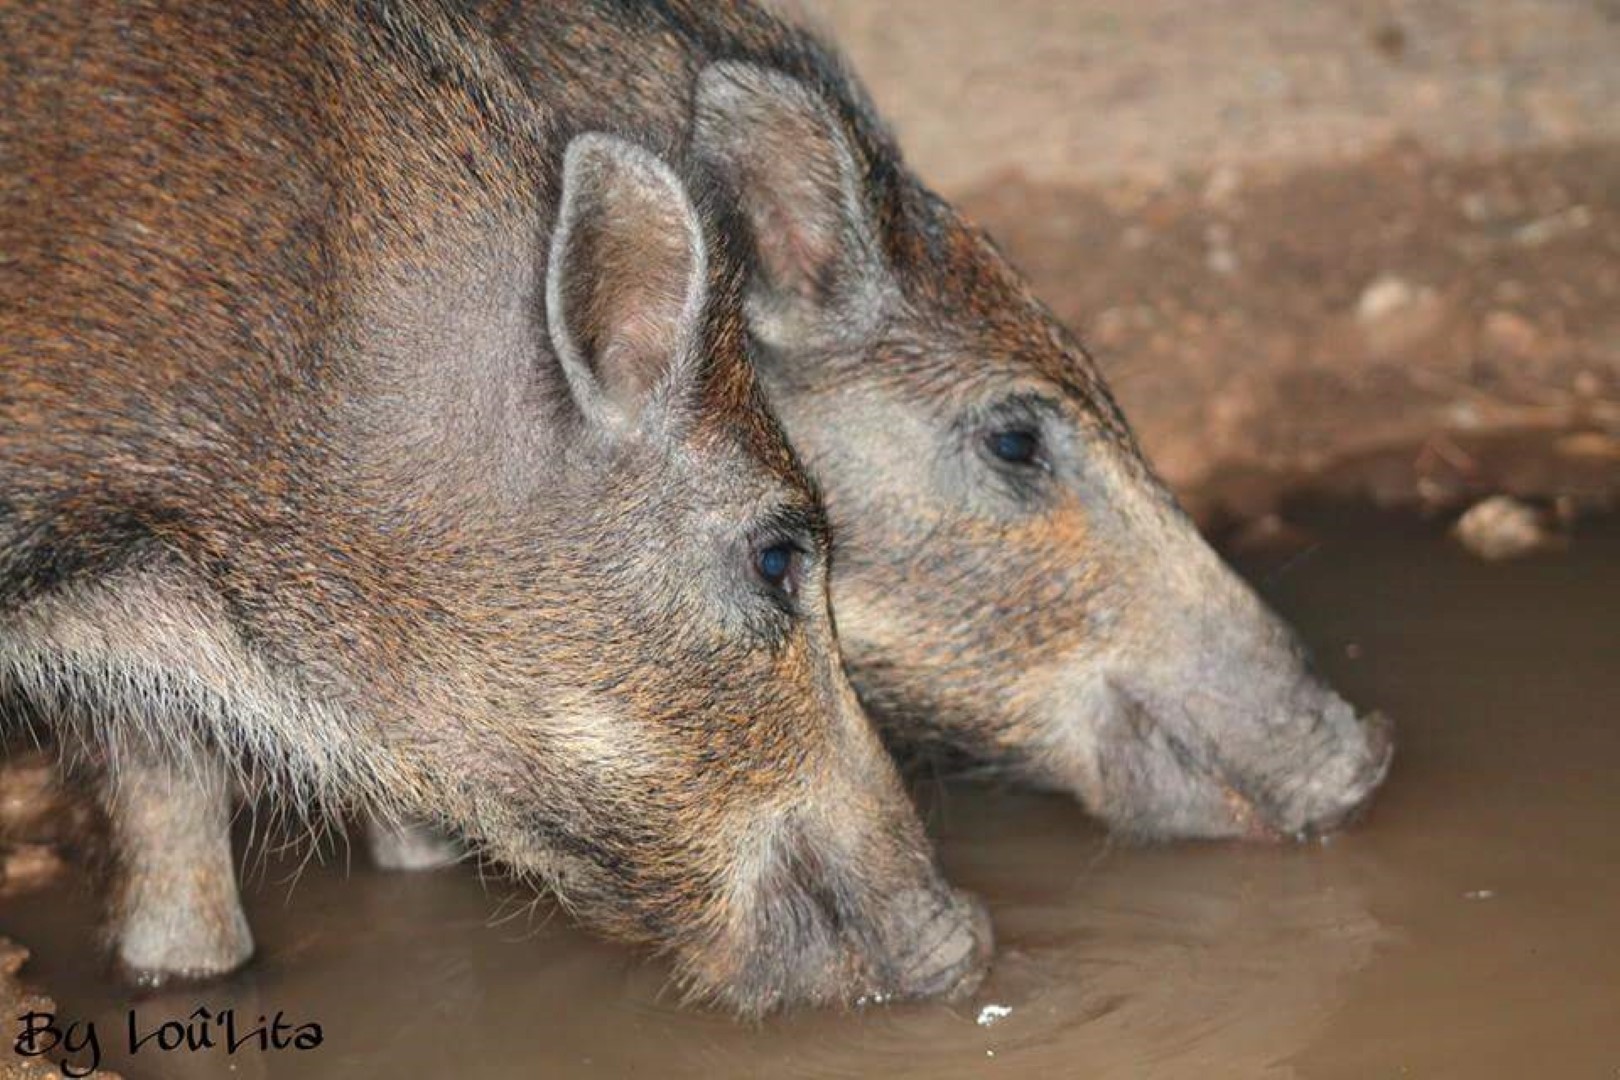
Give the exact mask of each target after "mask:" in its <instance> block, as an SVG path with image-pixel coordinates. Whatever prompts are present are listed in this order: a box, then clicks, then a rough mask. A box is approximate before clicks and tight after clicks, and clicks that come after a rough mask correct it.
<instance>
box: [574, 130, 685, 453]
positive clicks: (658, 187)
mask: <svg viewBox="0 0 1620 1080" xmlns="http://www.w3.org/2000/svg"><path fill="white" fill-rule="evenodd" d="M561 202H562V205H561V208H560V209H559V210H558V211H557V225H556V229H555V231H554V232H553V234H552V238H551V261H550V265H549V267H548V268H547V271H546V320H547V323H548V325H549V327H550V330H551V341H552V346H553V348H555V350H556V352H557V357H558V359H559V360H560V361H561V363H562V367H563V371H564V372H565V373H566V375H567V377H568V384H569V388H570V389H571V390H572V391H573V394H574V398H575V400H576V401H577V402H578V403H579V405H580V408H581V410H582V411H583V412H584V413H585V415H586V416H587V417H588V418H590V419H591V420H592V421H593V422H596V423H599V424H603V425H605V426H607V427H609V428H610V429H613V430H624V429H626V428H632V427H634V426H636V425H637V424H638V423H639V422H640V421H641V419H642V418H643V416H644V415H646V414H647V411H648V409H649V407H651V406H653V405H655V404H660V403H662V404H667V403H669V402H670V401H671V400H673V399H675V398H678V397H679V396H680V394H681V393H682V391H683V390H684V388H685V387H686V385H687V384H688V383H689V382H690V381H691V379H692V378H693V377H694V374H695V371H696V368H697V361H698V351H699V347H700V342H701V337H702V323H703V308H704V304H705V301H706V297H707V284H706V281H707V273H708V269H707V256H706V254H705V248H704V242H703V230H702V226H701V225H700V223H699V221H698V217H697V213H696V211H695V210H693V208H692V204H691V202H690V201H689V200H688V199H687V196H686V190H685V188H684V187H683V186H682V185H681V182H680V180H679V179H678V178H677V177H676V176H675V174H674V173H673V172H671V171H670V169H669V166H667V165H665V164H664V163H663V162H662V161H660V160H659V159H658V158H657V157H656V156H654V155H653V154H651V153H650V152H648V151H646V150H643V149H641V148H640V147H637V146H634V145H632V144H631V143H628V142H625V141H624V140H622V139H617V138H614V137H612V136H608V135H598V134H590V135H581V136H579V137H578V138H576V139H574V141H573V142H571V143H570V144H569V145H568V150H567V152H566V154H565V155H564V159H563V181H562V200H561Z"/></svg>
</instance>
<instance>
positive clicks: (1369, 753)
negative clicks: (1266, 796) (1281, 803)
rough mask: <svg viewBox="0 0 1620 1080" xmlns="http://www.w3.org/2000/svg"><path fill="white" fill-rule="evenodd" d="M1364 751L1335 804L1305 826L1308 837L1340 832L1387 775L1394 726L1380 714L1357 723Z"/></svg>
mask: <svg viewBox="0 0 1620 1080" xmlns="http://www.w3.org/2000/svg"><path fill="white" fill-rule="evenodd" d="M1360 726H1361V731H1362V736H1363V738H1364V739H1365V740H1366V748H1365V751H1364V753H1363V755H1362V757H1361V759H1360V761H1359V762H1358V763H1357V765H1356V768H1355V771H1354V772H1353V773H1352V774H1351V776H1350V778H1349V781H1348V782H1347V783H1346V784H1345V786H1344V789H1343V794H1342V796H1341V797H1340V799H1339V800H1338V802H1337V805H1335V806H1332V807H1330V808H1328V809H1327V810H1325V811H1323V812H1321V813H1319V814H1318V815H1316V816H1315V817H1314V818H1313V819H1312V820H1311V821H1310V822H1309V823H1307V825H1306V827H1305V830H1304V831H1305V832H1306V833H1307V834H1308V835H1311V836H1321V835H1323V834H1325V833H1330V832H1333V831H1335V830H1337V829H1342V828H1344V827H1345V826H1346V825H1349V824H1350V823H1352V822H1353V821H1355V820H1356V819H1357V818H1358V817H1360V816H1361V814H1362V813H1363V812H1364V811H1365V810H1366V809H1367V806H1368V804H1370V803H1371V802H1372V798H1373V793H1374V792H1376V791H1377V790H1378V786H1379V785H1380V784H1382V783H1383V782H1384V777H1385V776H1387V775H1388V774H1389V767H1390V764H1391V762H1393V761H1394V760H1395V723H1394V721H1393V720H1391V719H1390V718H1389V717H1388V716H1386V715H1385V714H1383V713H1381V712H1374V713H1370V714H1368V715H1367V716H1365V717H1363V718H1362V719H1361V721H1360Z"/></svg>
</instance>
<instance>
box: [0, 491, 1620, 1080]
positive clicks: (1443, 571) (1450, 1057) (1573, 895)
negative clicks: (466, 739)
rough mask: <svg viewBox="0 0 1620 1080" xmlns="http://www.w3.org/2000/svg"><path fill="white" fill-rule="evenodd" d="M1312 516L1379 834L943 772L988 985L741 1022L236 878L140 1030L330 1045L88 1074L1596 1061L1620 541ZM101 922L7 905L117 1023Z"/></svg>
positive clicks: (416, 897) (1302, 587)
mask: <svg viewBox="0 0 1620 1080" xmlns="http://www.w3.org/2000/svg"><path fill="white" fill-rule="evenodd" d="M1316 527H1317V528H1318V530H1319V533H1320V537H1319V538H1320V540H1321V544H1320V546H1319V547H1317V548H1316V549H1314V550H1313V551H1312V552H1311V554H1310V555H1309V557H1308V558H1303V559H1289V560H1278V562H1277V566H1281V567H1284V569H1283V570H1282V572H1280V573H1278V572H1277V571H1276V570H1275V569H1274V568H1273V567H1268V566H1256V567H1253V568H1252V569H1253V571H1254V573H1255V575H1256V577H1257V580H1260V581H1261V582H1262V585H1263V587H1264V588H1265V589H1266V591H1268V593H1270V594H1271V595H1273V596H1274V597H1275V599H1276V601H1277V603H1278V604H1279V606H1281V607H1282V609H1283V610H1284V612H1285V613H1286V614H1288V615H1290V616H1291V617H1292V618H1294V619H1296V620H1297V621H1298V622H1299V623H1300V624H1301V626H1302V628H1303V630H1304V632H1305V635H1306V637H1307V638H1308V639H1310V640H1311V641H1313V642H1314V643H1315V645H1316V646H1317V649H1318V653H1319V659H1320V661H1321V664H1322V666H1323V667H1324V669H1326V672H1327V674H1329V675H1330V676H1331V677H1332V678H1333V679H1334V680H1336V681H1337V682H1338V683H1339V684H1340V685H1341V686H1343V687H1344V689H1345V690H1346V691H1347V692H1348V693H1349V695H1350V696H1351V697H1352V699H1354V700H1358V701H1360V702H1362V703H1364V704H1366V705H1368V706H1377V707H1381V708H1384V709H1385V710H1386V711H1388V712H1390V713H1391V714H1393V715H1394V716H1395V717H1396V718H1397V720H1398V721H1399V723H1400V739H1401V748H1400V753H1399V755H1398V758H1397V762H1396V769H1395V772H1394V774H1393V776H1392V779H1391V780H1390V782H1389V785H1388V788H1387V790H1386V791H1385V793H1384V794H1383V796H1382V797H1381V798H1380V799H1379V800H1378V802H1377V803H1376V805H1375V806H1374V808H1373V810H1372V813H1371V816H1370V817H1369V819H1368V820H1367V821H1366V822H1364V823H1362V824H1361V825H1359V826H1358V827H1356V828H1354V829H1352V830H1351V831H1349V832H1347V833H1345V834H1344V835H1342V836H1339V837H1337V838H1334V839H1333V840H1332V842H1330V843H1327V844H1312V845H1307V846H1287V847H1275V848H1266V847H1248V846H1242V845H1181V846H1172V847H1163V848H1148V849H1141V848H1135V849H1133V848H1128V847H1119V846H1114V845H1111V844H1110V843H1109V841H1107V839H1106V838H1105V837H1104V836H1103V835H1102V834H1101V832H1100V831H1099V830H1098V829H1097V828H1096V827H1094V826H1093V825H1091V824H1090V823H1088V822H1087V821H1086V820H1085V818H1084V816H1083V815H1082V814H1081V812H1080V811H1079V809H1078V808H1077V807H1075V806H1074V805H1072V804H1071V803H1068V802H1066V801H1065V800H1062V799H1059V798H1055V797H1046V796H1034V795H1018V794H1009V793H1004V792H994V791H986V790H975V789H960V788H949V789H946V790H945V791H943V792H939V791H933V790H930V791H928V792H926V793H925V795H926V796H927V797H926V798H925V800H924V801H925V803H926V804H927V809H928V812H929V814H930V816H931V818H932V820H933V822H934V824H935V826H936V832H937V833H938V834H939V835H940V837H941V845H942V850H943V854H944V858H945V862H946V864H947V868H948V869H949V871H950V873H951V874H952V876H953V877H954V878H955V879H957V880H958V881H959V882H960V883H961V884H963V885H964V886H967V887H969V888H972V889H975V890H977V891H978V892H980V893H981V895H983V896H985V898H986V899H987V900H988V901H989V903H990V905H991V907H992V910H993V913H994V915H995V919H996V924H997V933H998V937H999V940H1000V944H1001V947H1000V951H999V953H998V956H997V961H996V968H995V971H994V973H993V974H992V976H991V978H990V979H989V980H988V981H987V983H986V984H985V986H984V987H983V988H982V989H981V990H980V992H979V993H978V994H977V995H976V996H975V998H974V999H973V1000H972V1001H970V1002H966V1003H963V1004H962V1005H959V1006H944V1005H928V1006H908V1007H897V1008H875V1009H871V1010H867V1011H865V1012H863V1013H858V1014H854V1015H836V1014H830V1013H801V1014H795V1015H790V1016H786V1017H781V1018H778V1019H775V1020H772V1021H770V1022H768V1023H765V1024H763V1025H760V1026H757V1027H746V1026H740V1025H737V1024H735V1023H733V1022H731V1021H730V1020H727V1019H726V1018H724V1017H720V1016H715V1015H710V1014H704V1013H695V1012H691V1011H686V1010H681V1009H678V1008H676V1007H675V1004H674V1002H673V1000H672V998H671V997H670V995H667V994H665V993H664V990H665V983H664V978H665V971H664V969H663V968H662V967H660V966H659V965H658V964H657V963H653V962H647V961H643V960H640V959H638V958H636V957H634V956H632V955H631V954H629V953H628V952H626V951H624V950H621V949H618V948H616V947H613V946H611V945H606V944H603V943H600V942H597V941H595V940H593V939H591V938H589V937H588V936H586V935H584V934H581V933H579V932H577V931H575V930H573V929H572V928H570V927H569V926H568V925H567V923H566V920H565V919H563V918H562V917H561V916H558V915H555V914H554V913H551V912H550V910H549V909H548V908H544V907H542V908H540V909H537V910H536V911H535V912H534V913H533V914H532V917H531V916H530V914H529V913H527V912H525V913H523V915H522V916H521V917H519V918H515V919H512V920H511V921H508V922H506V923H502V924H500V925H494V926H492V925H491V915H492V913H493V912H495V911H497V910H498V909H499V908H500V907H501V899H502V896H501V894H500V892H499V891H498V889H497V888H496V887H494V886H491V887H490V889H489V890H488V891H486V889H485V888H484V887H483V886H482V885H481V884H480V883H479V881H478V879H477V876H476V874H475V873H474V872H473V871H472V870H471V869H468V868H460V869H452V870H447V871H440V872H435V873H431V874H424V875H419V876H411V875H391V874H389V875H385V874H377V873H373V872H371V871H369V870H363V869H355V870H353V871H352V872H349V873H345V872H344V871H343V870H342V869H341V867H340V868H334V869H314V870H310V871H308V872H306V873H305V874H304V876H303V877H302V879H301V880H300V881H299V882H298V884H297V886H296V887H295V888H291V889H289V887H288V886H287V885H286V884H285V883H284V882H282V881H280V880H279V878H278V876H277V875H278V871H277V869H276V868H275V867H272V869H271V871H270V873H269V874H267V875H265V876H264V879H263V880H262V881H260V882H259V883H258V884H257V885H256V886H255V887H254V888H253V889H252V891H251V894H250V908H251V917H252V919H253V924H254V927H255V929H256V931H257V932H258V936H259V940H260V943H261V956H260V959H259V961H258V962H257V963H256V964H255V965H254V966H253V967H252V968H251V969H250V970H249V971H247V972H244V973H243V974H241V975H240V976H238V977H236V978H235V979H233V980H231V981H230V982H228V983H225V984H221V985H216V986H208V987H201V988H189V989H183V990H176V991H169V992H165V993H162V994H159V995H155V996H153V997H151V998H148V999H145V1000H143V1001H141V1002H139V1003H138V1004H139V1008H140V1009H141V1015H142V1016H143V1017H153V1018H155V1017H158V1016H161V1015H173V1016H181V1017H183V1016H186V1015H188V1014H189V1013H190V1012H191V1011H192V1010H193V1009H195V1008H196V1007H197V1006H198V1005H199V1004H206V1005H208V1006H209V1007H211V1008H215V1009H218V1008H223V1007H226V1006H234V1007H235V1008H237V1010H238V1014H239V1016H248V1015H250V1016H251V1018H254V1019H256V1018H257V1016H258V1015H260V1014H265V1015H273V1014H274V1012H275V1011H276V1010H278V1009H280V1010H284V1011H285V1013H286V1014H287V1017H288V1019H289V1020H291V1021H293V1022H302V1021H305V1020H311V1019H313V1020H317V1021H319V1022H320V1023H321V1024H322V1025H323V1027H324V1029H325V1036H326V1041H325V1043H324V1045H323V1046H322V1047H321V1048H320V1049H319V1050H317V1051H313V1052H309V1053H302V1054H300V1053H296V1052H290V1051H286V1052H282V1053H278V1054H258V1053H252V1052H246V1051H244V1052H242V1053H239V1054H237V1055H236V1056H235V1057H233V1058H230V1059H228V1061H227V1059H225V1058H223V1057H221V1056H218V1055H216V1056H214V1057H212V1058H209V1057H206V1056H198V1057H188V1056H185V1055H165V1056H163V1057H162V1058H153V1057H150V1056H148V1055H146V1054H144V1053H143V1055H142V1056H140V1057H138V1058H137V1059H135V1060H134V1061H129V1060H127V1059H125V1060H122V1061H117V1060H115V1061H112V1062H110V1064H114V1065H117V1066H118V1067H120V1068H122V1069H124V1071H126V1072H127V1073H128V1074H129V1075H130V1076H132V1077H134V1078H136V1080H139V1078H140V1077H143V1076H163V1077H171V1076H172V1077H181V1078H189V1077H203V1076H208V1077H214V1076H220V1075H232V1076H237V1077H252V1078H258V1077H300V1078H304V1077H312V1078H319V1077H355V1076H378V1075H390V1074H392V1075H400V1076H409V1077H441V1076H442V1077H461V1076H479V1077H505V1076H512V1077H518V1076H535V1075H544V1076H548V1077H552V1076H619V1075H627V1074H635V1075H647V1076H659V1077H662V1076H688V1075H689V1076H732V1075H764V1076H777V1075H793V1076H812V1077H814V1076H828V1077H831V1076H849V1075H889V1076H907V1075H911V1076H928V1077H952V1076H980V1075H989V1074H991V1073H992V1072H996V1073H1001V1074H1005V1075H1029V1076H1052V1075H1085V1076H1089V1077H1115V1076H1118V1077H1141V1076H1166V1077H1183V1076H1197V1077H1225V1076H1232V1077H1269V1076H1277V1077H1286V1076H1304V1077H1318V1076H1324V1077H1327V1076H1334V1077H1336V1076H1345V1077H1363V1076H1371V1075H1390V1074H1394V1075H1399V1074H1400V1072H1401V1070H1402V1069H1407V1070H1409V1071H1410V1073H1411V1074H1412V1075H1455V1074H1462V1073H1467V1074H1468V1075H1530V1074H1531V1073H1532V1072H1535V1073H1537V1074H1542V1075H1554V1074H1556V1075H1574V1074H1577V1073H1594V1072H1597V1074H1598V1075H1609V1074H1612V1072H1613V1069H1614V1068H1615V1067H1616V1065H1620V1034H1616V1033H1617V1032H1620V1003H1617V995H1616V993H1615V989H1614V988H1615V987H1616V986H1620V955H1616V954H1615V952H1616V951H1615V950H1614V949H1613V948H1612V944H1613V942H1614V940H1615V935H1614V931H1615V929H1616V915H1615V908H1614V905H1613V903H1612V897H1613V896H1614V895H1615V894H1616V891H1617V890H1620V860H1617V859H1616V854H1617V850H1620V849H1617V845H1616V844H1615V843H1614V841H1613V839H1612V832H1613V825H1614V822H1615V821H1616V820H1620V813H1617V811H1620V792H1617V790H1616V786H1615V785H1614V784H1613V783H1612V782H1611V781H1612V776H1613V775H1614V769H1615V766H1616V765H1617V764H1620V726H1616V725H1614V724H1613V723H1612V721H1613V719H1614V703H1615V701H1616V699H1617V692H1620V632H1617V631H1620V624H1617V622H1616V616H1615V614H1614V613H1615V612H1616V610H1620V574H1617V569H1620V530H1617V529H1615V528H1614V527H1613V526H1612V525H1611V526H1607V527H1605V530H1596V529H1594V530H1588V531H1587V532H1586V533H1583V534H1582V535H1581V536H1579V537H1578V538H1577V542H1576V545H1575V547H1574V549H1573V550H1572V551H1571V552H1569V553H1567V554H1565V555H1563V556H1559V557H1557V558H1554V559H1549V560H1543V561H1539V562H1530V563H1523V564H1518V565H1513V566H1489V567H1487V566H1483V565H1480V564H1476V563H1472V562H1470V561H1468V559H1467V558H1466V557H1465V556H1463V555H1462V554H1460V553H1459V552H1457V551H1455V550H1454V549H1452V548H1451V547H1449V546H1448V545H1447V543H1446V542H1445V541H1444V540H1443V539H1442V538H1441V536H1440V530H1439V529H1438V528H1432V529H1431V528H1429V527H1427V526H1422V525H1420V524H1417V523H1413V522H1408V521H1404V520H1399V519H1389V518H1381V517H1357V516H1351V517H1349V518H1343V517H1341V518H1339V519H1336V520H1331V519H1330V520H1325V521H1321V522H1317V523H1316ZM1348 646H1354V647H1355V648H1354V649H1353V650H1350V651H1351V652H1353V653H1354V654H1355V655H1356V656H1357V657H1358V658H1357V659H1351V658H1350V656H1349V655H1348V654H1347V647H1348ZM288 869H290V865H289V867H288ZM91 925H92V906H91V903H90V901H89V900H88V898H86V897H83V896H75V895H55V896H47V897H44V898H41V897H39V896H37V895H36V896H33V897H29V898H25V899H23V900H21V901H12V902H11V904H10V906H9V907H0V932H4V933H7V934H12V935H14V936H16V937H18V938H20V939H21V940H24V941H27V942H29V943H30V944H31V945H33V946H34V947H35V949H36V963H35V965H34V967H33V969H32V970H33V972H34V973H35V974H37V975H38V977H39V978H40V979H41V980H42V981H44V982H47V983H48V984H50V986H51V988H52V989H53V990H54V991H55V992H56V994H57V997H58V1000H59V1004H60V1006H61V1008H62V1009H63V1010H64V1011H65V1012H68V1013H73V1014H77V1015H86V1014H91V1013H93V1014H95V1015H98V1016H101V1017H103V1018H104V1020H105V1026H106V1027H110V1028H114V1029H117V1030H121V1025H122V1019H121V1017H122V1011H123V1009H124V1008H125V1006H126V1005H127V1004H128V1003H127V1002H125V1001H122V1000H120V999H118V998H117V997H115V996H114V995H113V994H112V993H111V992H110V990H109V988H108V986H107V985H106V984H105V983H104V982H103V981H102V980H101V979H100V978H99V976H100V972H101V966H100V965H101V960H100V958H99V956H98V955H96V954H95V952H94V951H93V950H91V949H89V948H88V947H87V946H86V944H85V943H86V941H87V934H86V931H87V928H88V927H89V926H91ZM987 1005H996V1006H1002V1007H1005V1008H1006V1009H1008V1010H1010V1011H1008V1012H1007V1013H1006V1014H1005V1015H1004V1016H1000V1017H999V1018H998V1017H996V1016H995V1015H994V1014H995V1013H996V1012H997V1010H989V1011H986V1010H985V1006H987ZM981 1018H982V1019H983V1020H984V1021H985V1022H984V1023H980V1020H981ZM104 1041H111V1042H117V1041H118V1040H116V1039H114V1040H104ZM114 1048H115V1047H110V1048H109V1049H114ZM227 1063H228V1064H229V1065H232V1066H234V1067H235V1071H234V1072H230V1073H226V1072H225V1070H224V1068H223V1066H225V1065H226V1064H227ZM1597 1066H1602V1067H1603V1068H1604V1069H1606V1070H1607V1072H1599V1071H1597V1070H1596V1067H1597Z"/></svg>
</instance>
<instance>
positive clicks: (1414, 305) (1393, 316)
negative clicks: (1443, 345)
mask: <svg viewBox="0 0 1620 1080" xmlns="http://www.w3.org/2000/svg"><path fill="white" fill-rule="evenodd" d="M1442 314H1443V305H1442V304H1441V301H1440V296H1439V294H1438V293H1436V292H1435V291H1434V289H1432V288H1430V287H1428V286H1426V285H1414V284H1412V283H1411V282H1409V281H1407V280H1406V279H1404V278H1402V277H1399V276H1397V275H1394V274H1383V275H1380V276H1379V277H1377V278H1375V279H1374V280H1373V281H1372V282H1371V283H1370V284H1368V286H1367V287H1366V288H1365V289H1363V290H1362V292H1361V296H1360V298H1359V299H1357V301H1356V321H1357V322H1358V323H1359V324H1360V325H1361V328H1362V332H1363V333H1364V335H1365V336H1366V339H1367V344H1368V345H1369V346H1370V347H1371V348H1372V350H1373V351H1374V352H1375V353H1391V352H1395V351H1398V350H1400V349H1403V348H1406V347H1408V346H1410V345H1413V344H1415V343H1416V342H1418V341H1419V340H1420V339H1422V338H1424V337H1427V336H1428V335H1429V334H1431V333H1433V332H1434V331H1435V330H1436V329H1438V328H1439V326H1440V319H1441V315H1442Z"/></svg>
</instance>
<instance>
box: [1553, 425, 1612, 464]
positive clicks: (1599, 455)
mask: <svg viewBox="0 0 1620 1080" xmlns="http://www.w3.org/2000/svg"><path fill="white" fill-rule="evenodd" d="M1557 447H1558V452H1559V453H1560V454H1562V455H1563V456H1564V457H1568V458H1579V459H1581V460H1585V461H1620V439H1616V438H1614V437H1613V436H1612V435H1605V434H1604V433H1603V432H1601V431H1577V432H1575V433H1574V434H1571V435H1565V436H1564V437H1563V438H1561V439H1559V440H1558V443H1557Z"/></svg>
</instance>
